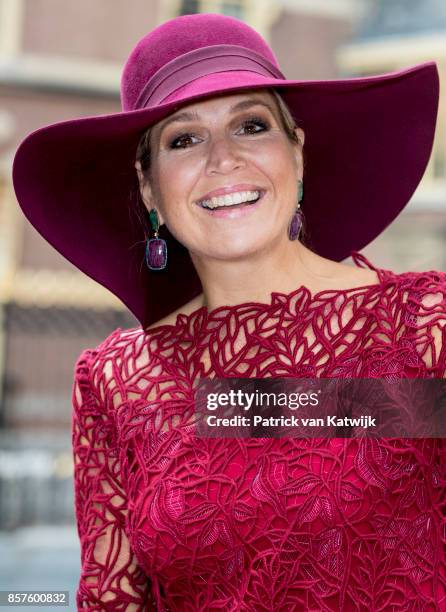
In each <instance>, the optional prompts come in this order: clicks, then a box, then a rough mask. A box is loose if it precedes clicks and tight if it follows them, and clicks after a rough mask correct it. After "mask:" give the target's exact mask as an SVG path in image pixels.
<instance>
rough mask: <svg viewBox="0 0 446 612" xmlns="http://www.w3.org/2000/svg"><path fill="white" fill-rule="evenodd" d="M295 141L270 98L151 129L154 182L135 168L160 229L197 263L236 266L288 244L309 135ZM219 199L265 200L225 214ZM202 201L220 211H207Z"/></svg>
mask: <svg viewBox="0 0 446 612" xmlns="http://www.w3.org/2000/svg"><path fill="white" fill-rule="evenodd" d="M296 134H297V135H298V137H299V139H300V142H301V144H297V143H294V142H292V141H291V140H290V139H289V138H288V136H287V134H286V133H285V131H284V129H283V128H282V125H281V121H280V115H279V111H278V108H277V103H276V100H275V98H274V96H273V95H272V94H271V93H270V92H268V91H267V90H257V91H251V92H243V93H240V94H229V95H224V96H219V97H216V98H211V99H207V100H204V101H200V102H197V103H194V104H189V105H188V106H184V107H182V108H181V109H179V110H178V111H177V112H175V113H173V114H172V115H169V117H167V118H166V119H164V120H162V121H161V122H159V123H158V124H157V125H156V126H154V128H153V129H152V132H151V136H150V148H151V170H150V180H149V181H145V182H144V181H143V180H142V174H141V170H140V165H139V163H138V162H137V164H136V167H137V170H138V175H139V178H140V184H141V193H142V196H143V200H144V204H145V206H146V207H147V209H148V210H150V209H151V208H156V209H157V211H158V215H159V218H160V223H161V224H163V223H165V224H166V225H167V227H168V229H169V231H170V232H171V234H172V235H173V236H175V238H176V239H177V240H178V241H179V242H180V243H182V244H183V245H184V246H185V247H186V248H187V249H188V250H189V251H190V253H191V256H192V257H193V258H194V256H195V257H198V258H217V259H223V260H230V259H236V258H240V257H244V256H245V257H246V256H247V255H249V254H254V253H258V252H261V251H262V250H268V249H269V248H271V247H272V246H274V244H277V241H281V240H288V238H287V228H288V225H289V222H290V219H291V216H292V214H293V211H294V209H295V207H296V202H297V187H298V185H297V181H298V179H302V174H303V161H302V144H303V141H304V133H303V131H302V130H301V129H296ZM215 191H217V194H212V193H211V192H215ZM218 192H220V193H221V194H225V193H226V194H228V193H231V192H234V193H237V194H240V195H237V196H232V197H233V199H232V200H229V203H230V204H233V203H234V202H238V201H239V200H240V198H246V197H250V198H254V197H256V195H257V194H258V193H260V199H259V200H258V201H257V202H254V203H248V204H247V205H245V206H242V207H238V206H237V207H236V208H231V207H226V206H225V207H220V206H221V204H222V200H220V199H219V200H211V201H210V202H209V200H210V199H211V197H212V195H214V196H218V195H219V193H218ZM246 192H250V193H249V194H246ZM256 192H257V193H256ZM203 200H207V203H208V205H209V204H210V205H211V206H213V205H215V204H217V205H218V208H216V209H214V210H209V209H207V208H203V207H202V205H201V204H200V202H201V201H203Z"/></svg>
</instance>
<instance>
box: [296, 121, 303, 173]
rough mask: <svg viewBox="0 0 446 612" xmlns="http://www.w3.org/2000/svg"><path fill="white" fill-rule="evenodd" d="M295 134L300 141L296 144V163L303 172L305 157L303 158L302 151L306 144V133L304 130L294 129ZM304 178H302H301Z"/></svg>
mask: <svg viewBox="0 0 446 612" xmlns="http://www.w3.org/2000/svg"><path fill="white" fill-rule="evenodd" d="M294 133H295V135H296V138H297V140H298V141H299V142H298V143H297V142H296V143H294V151H295V154H296V163H297V165H298V167H300V168H301V169H302V171H303V156H302V151H303V147H304V143H305V132H304V131H303V129H302V128H298V127H296V128H294ZM300 178H302V177H300Z"/></svg>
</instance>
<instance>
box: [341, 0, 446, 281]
mask: <svg viewBox="0 0 446 612" xmlns="http://www.w3.org/2000/svg"><path fill="white" fill-rule="evenodd" d="M430 60H435V61H436V62H437V66H438V71H439V74H440V104H439V110H438V121H437V131H436V137H435V142H434V147H433V151H432V155H431V159H430V162H429V165H428V167H427V170H426V173H425V175H424V177H423V180H422V182H421V183H420V185H419V187H418V189H417V190H416V192H415V194H414V195H413V197H412V199H411V201H410V203H409V205H408V206H407V207H406V209H405V210H404V212H403V213H402V214H401V215H400V216H399V217H398V219H397V220H396V221H395V222H394V223H393V224H392V225H391V226H390V227H389V229H388V230H387V231H386V232H384V233H383V234H382V235H381V236H380V237H379V238H378V239H377V240H375V241H374V242H373V244H371V245H370V246H368V247H367V248H366V249H364V253H365V254H366V255H368V256H370V257H371V258H372V259H373V260H374V261H376V262H377V264H378V265H384V266H385V267H389V268H392V269H395V270H396V271H403V270H407V269H414V270H423V269H433V268H436V269H440V270H446V98H445V96H444V94H442V92H441V85H442V84H443V83H445V82H446V3H445V2H444V1H443V0H424V1H423V2H417V1H416V0H392V1H391V2H388V1H386V0H367V4H366V10H365V12H364V14H363V19H362V20H361V21H360V22H359V24H358V27H357V30H356V33H355V35H354V36H353V38H352V40H351V41H350V42H349V43H347V44H344V45H343V46H342V47H340V48H339V49H338V53H337V63H338V65H339V68H340V71H341V72H342V73H343V74H348V75H351V76H366V75H369V74H379V73H383V72H392V71H394V70H399V69H402V68H406V67H408V66H411V65H414V64H418V63H422V62H427V61H430ZM408 129H410V126H408ZM370 137H371V138H373V134H371V135H370ZM377 197H379V194H377Z"/></svg>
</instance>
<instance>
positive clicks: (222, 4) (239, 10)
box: [178, 0, 245, 19]
mask: <svg viewBox="0 0 446 612" xmlns="http://www.w3.org/2000/svg"><path fill="white" fill-rule="evenodd" d="M244 4H245V2H244V0H181V1H180V3H179V7H178V15H191V14H192V13H222V14H223V15H230V16H232V17H237V18H238V19H243V18H244V17H245V7H244Z"/></svg>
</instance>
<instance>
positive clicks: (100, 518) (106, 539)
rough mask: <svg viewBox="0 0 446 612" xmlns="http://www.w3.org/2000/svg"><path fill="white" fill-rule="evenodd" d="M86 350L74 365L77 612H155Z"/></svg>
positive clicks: (115, 455)
mask: <svg viewBox="0 0 446 612" xmlns="http://www.w3.org/2000/svg"><path fill="white" fill-rule="evenodd" d="M92 353H93V351H91V350H90V349H86V350H85V351H84V352H83V353H82V354H81V355H80V357H79V358H78V360H77V363H76V366H75V379H74V385H73V394H72V404H73V413H72V443H73V458H74V493H75V511H76V520H77V529H78V534H79V539H80V545H81V566H82V567H81V575H80V581H79V586H78V590H77V593H76V600H77V608H78V609H87V610H101V611H103V610H107V611H108V610H137V611H140V610H155V609H156V608H155V606H154V603H153V600H152V599H151V588H150V586H151V583H150V579H149V578H148V577H147V575H146V574H145V573H144V572H143V570H142V569H141V568H140V567H139V565H138V562H137V560H136V558H135V556H134V554H133V553H132V550H131V548H130V544H129V541H128V539H127V536H126V532H125V518H126V510H127V508H126V505H127V504H126V497H125V493H124V490H123V487H122V485H121V483H120V476H119V461H118V453H117V450H116V449H115V448H114V445H113V439H114V434H113V432H114V428H113V427H112V426H111V424H110V419H109V418H108V416H107V413H106V410H105V408H104V406H103V402H101V401H100V400H99V399H98V397H97V396H96V394H95V393H94V390H93V388H92V385H91V381H90V367H89V363H90V359H91V356H92Z"/></svg>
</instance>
